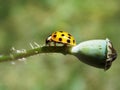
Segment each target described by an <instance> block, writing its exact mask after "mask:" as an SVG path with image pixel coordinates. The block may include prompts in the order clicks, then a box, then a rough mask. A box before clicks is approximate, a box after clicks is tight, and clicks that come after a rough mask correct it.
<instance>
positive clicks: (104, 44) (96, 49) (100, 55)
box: [71, 39, 117, 70]
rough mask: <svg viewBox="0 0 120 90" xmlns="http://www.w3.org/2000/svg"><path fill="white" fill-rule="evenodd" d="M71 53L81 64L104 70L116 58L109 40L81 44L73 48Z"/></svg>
mask: <svg viewBox="0 0 120 90" xmlns="http://www.w3.org/2000/svg"><path fill="white" fill-rule="evenodd" d="M71 52H72V54H73V55H75V56H76V57H77V58H79V60H81V61H82V62H84V63H86V64H88V65H91V66H94V67H97V68H102V69H104V70H107V69H109V68H110V67H111V65H112V62H113V61H114V60H115V59H116V57H117V53H116V50H115V49H114V48H113V45H112V43H111V42H110V40H109V39H106V40H89V41H85V42H82V43H80V44H78V45H76V46H74V47H73V48H72V50H71Z"/></svg>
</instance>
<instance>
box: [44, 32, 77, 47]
mask: <svg viewBox="0 0 120 90" xmlns="http://www.w3.org/2000/svg"><path fill="white" fill-rule="evenodd" d="M51 42H53V43H54V46H56V43H61V44H63V45H64V46H67V45H70V46H75V45H76V42H75V39H74V37H73V36H72V35H71V34H69V33H68V32H64V31H56V32H54V33H52V34H51V35H50V36H48V37H47V39H46V45H49V46H50V43H51Z"/></svg>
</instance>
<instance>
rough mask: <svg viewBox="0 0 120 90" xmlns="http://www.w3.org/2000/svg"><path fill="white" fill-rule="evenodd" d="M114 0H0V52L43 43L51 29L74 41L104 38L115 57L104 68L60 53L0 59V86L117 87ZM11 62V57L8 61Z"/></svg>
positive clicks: (119, 34)
mask: <svg viewBox="0 0 120 90" xmlns="http://www.w3.org/2000/svg"><path fill="white" fill-rule="evenodd" d="M119 4H120V0H0V54H9V53H10V49H11V48H12V47H14V48H16V49H31V47H30V45H29V43H33V42H37V43H38V44H40V45H43V44H44V42H45V39H46V37H47V36H48V35H49V34H51V33H52V32H54V31H56V30H59V29H61V30H64V31H67V32H69V33H70V34H72V35H73V36H74V37H75V39H76V41H77V43H80V42H82V41H85V40H90V39H106V38H109V39H110V40H111V41H112V42H113V45H114V47H115V48H116V50H117V53H118V58H117V59H116V61H114V62H113V65H112V67H111V68H110V69H109V70H108V71H106V72H105V71H104V70H102V69H98V68H94V67H91V66H88V65H86V64H84V63H82V62H80V61H79V60H78V59H77V58H76V57H74V56H71V55H66V56H65V55H62V54H53V53H51V54H40V55H35V56H31V57H28V58H26V61H24V62H21V61H19V60H18V61H15V62H14V64H11V62H2V63H0V90H120V61H119V59H120V58H119V53H120V48H119V47H120V40H119V38H120V6H119ZM12 63H13V62H12Z"/></svg>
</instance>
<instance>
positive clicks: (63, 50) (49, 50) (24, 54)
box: [0, 46, 71, 62]
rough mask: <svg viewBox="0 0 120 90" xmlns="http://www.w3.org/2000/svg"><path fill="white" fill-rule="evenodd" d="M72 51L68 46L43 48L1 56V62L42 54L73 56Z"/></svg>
mask: <svg viewBox="0 0 120 90" xmlns="http://www.w3.org/2000/svg"><path fill="white" fill-rule="evenodd" d="M70 50H71V47H66V46H56V47H55V46H43V47H38V48H34V49H31V50H25V51H24V52H22V51H21V52H19V53H18V52H14V53H13V52H12V53H10V54H9V55H1V56H0V62H5V61H13V60H18V59H22V58H26V57H29V56H32V55H36V54H40V53H62V54H71V52H70ZM19 51H20V50H19Z"/></svg>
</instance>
